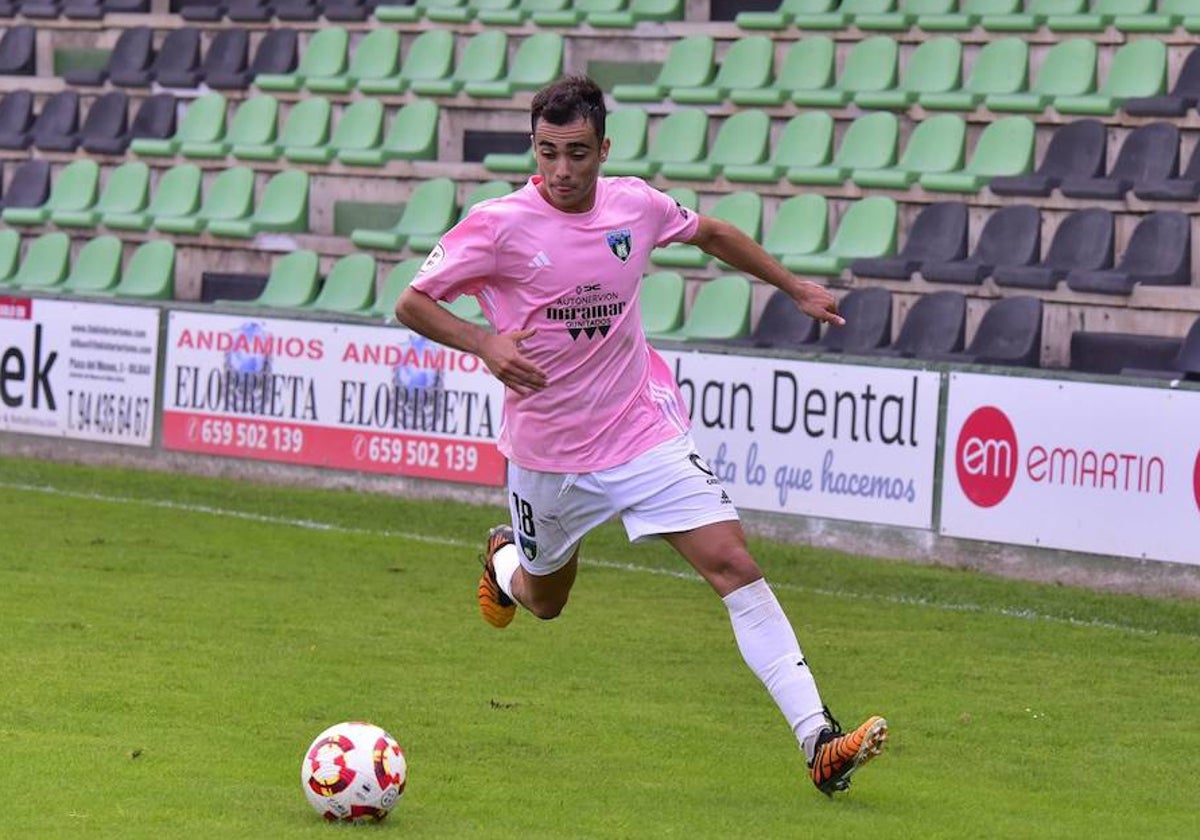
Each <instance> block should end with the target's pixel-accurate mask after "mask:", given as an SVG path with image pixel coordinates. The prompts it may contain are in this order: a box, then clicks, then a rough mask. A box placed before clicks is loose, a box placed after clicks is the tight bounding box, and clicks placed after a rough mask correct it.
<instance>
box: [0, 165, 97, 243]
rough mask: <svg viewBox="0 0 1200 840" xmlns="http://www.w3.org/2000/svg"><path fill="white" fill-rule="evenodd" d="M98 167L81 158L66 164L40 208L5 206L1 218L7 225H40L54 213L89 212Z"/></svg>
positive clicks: (94, 194) (94, 191)
mask: <svg viewBox="0 0 1200 840" xmlns="http://www.w3.org/2000/svg"><path fill="white" fill-rule="evenodd" d="M99 183H100V166H99V165H98V164H97V163H96V161H94V160H90V159H86V158H85V159H82V160H76V161H72V162H71V163H69V164H67V165H66V166H65V167H63V169H62V170H61V171H60V172H59V173H58V175H57V176H56V177H55V178H54V182H53V183H52V184H51V186H50V195H49V196H47V198H46V203H45V204H43V205H42V206H41V207H6V208H5V209H4V212H3V213H2V214H0V219H3V220H4V223H5V224H8V225H21V226H25V225H41V224H45V223H46V222H48V221H50V218H51V216H52V215H53V214H54V213H61V212H64V211H65V212H76V211H81V210H90V209H91V207H92V205H93V204H95V203H96V191H97V188H98V186H99Z"/></svg>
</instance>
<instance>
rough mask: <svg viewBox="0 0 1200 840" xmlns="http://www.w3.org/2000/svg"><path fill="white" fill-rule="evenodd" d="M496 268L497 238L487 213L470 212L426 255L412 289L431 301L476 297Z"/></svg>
mask: <svg viewBox="0 0 1200 840" xmlns="http://www.w3.org/2000/svg"><path fill="white" fill-rule="evenodd" d="M495 269H496V237H495V234H494V231H493V225H492V220H491V219H490V218H489V217H488V215H487V214H486V213H480V212H471V213H468V214H467V217H466V218H465V219H463V220H462V221H461V222H459V223H458V224H457V225H455V226H454V227H452V228H451V229H450V230H449V231H447V232H446V234H445V235H444V236H443V237H442V238H441V240H440V241H439V242H438V244H437V245H436V246H434V249H433V250H432V251H430V252H429V256H428V257H427V258H426V259H425V263H424V264H423V265H422V266H421V269H420V271H418V272H417V276H416V279H415V280H413V282H412V286H413V288H415V289H416V290H417V291H419V292H424V293H425V294H427V295H429V296H430V297H431V298H433V299H434V300H444V301H447V302H448V301H452V300H454V299H455V298H457V297H458V296H459V295H464V294H465V295H474V294H477V293H478V292H479V291H480V290H482V289H483V287H484V286H485V285H486V284H487V282H488V279H489V278H490V277H491V276H492V275H493V274H494V273H495Z"/></svg>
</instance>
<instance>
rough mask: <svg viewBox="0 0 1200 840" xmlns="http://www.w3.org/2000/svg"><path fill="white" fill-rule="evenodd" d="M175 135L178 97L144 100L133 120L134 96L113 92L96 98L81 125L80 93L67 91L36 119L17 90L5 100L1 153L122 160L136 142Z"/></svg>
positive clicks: (29, 100) (29, 99)
mask: <svg viewBox="0 0 1200 840" xmlns="http://www.w3.org/2000/svg"><path fill="white" fill-rule="evenodd" d="M174 131H175V96H174V95H173V94H170V93H158V94H154V95H153V96H148V97H146V98H145V99H143V100H142V102H141V104H140V105H139V106H138V108H137V111H136V113H134V115H133V118H132V119H130V117H129V96H128V95H127V94H126V93H125V92H124V91H119V90H118V91H110V92H108V93H106V94H104V95H103V96H99V97H97V98H96V99H95V100H93V101H92V104H91V105H90V106H89V108H88V111H87V115H86V116H85V117H84V118H83V119H82V120H81V119H80V107H79V93H78V92H76V91H74V90H64V91H60V92H59V93H56V94H54V95H53V96H51V97H49V98H48V99H47V100H46V101H45V103H43V105H42V108H41V110H40V111H39V112H38V113H37V114H35V113H34V96H33V94H32V93H31V92H30V91H28V90H15V91H10V92H9V93H7V94H5V96H4V98H3V99H2V100H0V149H28V148H30V147H31V146H32V147H36V148H38V149H41V150H42V151H54V152H73V151H75V150H76V149H78V148H80V147H82V148H83V149H84V150H86V151H88V152H91V153H93V154H100V155H119V154H123V153H124V152H125V150H126V149H127V148H128V147H129V144H130V142H131V141H133V140H134V139H135V138H146V139H149V138H163V137H169V136H170V135H171V134H173V133H174Z"/></svg>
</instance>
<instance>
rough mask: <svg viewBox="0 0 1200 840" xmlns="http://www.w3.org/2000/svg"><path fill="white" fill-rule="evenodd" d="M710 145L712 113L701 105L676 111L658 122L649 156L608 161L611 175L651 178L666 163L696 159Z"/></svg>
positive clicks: (693, 160)
mask: <svg viewBox="0 0 1200 840" xmlns="http://www.w3.org/2000/svg"><path fill="white" fill-rule="evenodd" d="M707 148H708V114H706V113H705V112H704V111H702V110H701V109H699V108H680V109H679V110H677V111H672V112H671V113H669V114H667V116H666V117H664V118H663V120H662V121H661V122H660V123H659V125H658V131H657V132H656V133H655V135H654V137H653V139H651V141H650V146H649V148H648V149H647V151H646V156H645V157H644V158H640V159H638V160H624V161H620V160H612V159H609V160H608V161H606V162H605V172H606V174H608V175H635V176H638V177H641V178H648V177H651V176H652V175H654V174H655V173H657V172H658V170H659V169H661V168H662V165H663V164H664V163H695V162H696V161H699V160H701V159H702V158H703V157H704V154H705V152H706V151H707Z"/></svg>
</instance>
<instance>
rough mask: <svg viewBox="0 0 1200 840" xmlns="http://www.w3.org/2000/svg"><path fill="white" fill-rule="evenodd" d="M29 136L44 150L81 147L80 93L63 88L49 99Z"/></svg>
mask: <svg viewBox="0 0 1200 840" xmlns="http://www.w3.org/2000/svg"><path fill="white" fill-rule="evenodd" d="M29 136H30V138H31V140H32V142H33V145H34V146H36V147H37V148H39V149H42V150H44V151H52V152H73V151H75V149H76V148H78V147H79V93H78V92H77V91H74V90H62V91H59V92H58V93H56V94H53V95H52V96H51V97H50V98H49V99H47V100H46V101H45V103H43V105H42V110H41V113H39V114H38V115H37V119H36V120H34V122H33V128H32V129H30V131H29Z"/></svg>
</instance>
